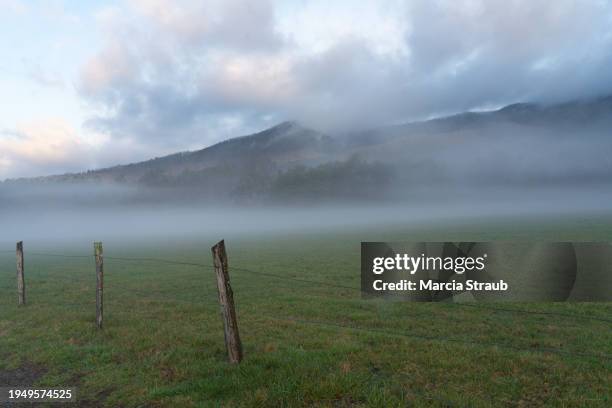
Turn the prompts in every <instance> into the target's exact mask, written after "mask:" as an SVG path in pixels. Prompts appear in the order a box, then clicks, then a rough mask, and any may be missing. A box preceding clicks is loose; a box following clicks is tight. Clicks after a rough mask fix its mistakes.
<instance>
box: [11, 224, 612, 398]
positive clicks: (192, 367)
mask: <svg viewBox="0 0 612 408" xmlns="http://www.w3.org/2000/svg"><path fill="white" fill-rule="evenodd" d="M218 238H221V237H218ZM224 238H226V244H227V247H228V254H229V264H230V274H231V279H232V286H233V288H234V294H235V300H236V303H237V310H238V320H239V325H240V334H241V337H242V342H243V345H244V351H245V360H244V361H243V363H242V364H240V365H237V366H232V365H229V364H227V362H226V361H227V356H226V352H225V348H224V341H223V328H222V321H221V318H220V315H219V309H218V306H217V302H216V286H215V279H214V275H213V272H212V270H211V269H210V267H200V266H197V265H178V264H171V263H164V262H159V261H152V260H145V259H139V260H129V259H113V258H164V259H172V260H179V261H183V262H187V263H203V264H206V265H210V264H211V263H212V261H211V257H210V249H209V248H210V246H211V245H212V244H214V243H215V239H213V238H212V237H211V238H210V239H208V238H202V239H201V240H199V241H189V242H187V241H186V242H172V243H164V242H161V241H158V242H156V243H153V242H150V243H140V244H139V245H136V244H135V243H132V244H131V245H126V244H125V243H120V242H109V241H106V242H104V244H105V269H106V277H105V281H106V288H105V326H104V329H103V330H101V331H99V330H96V329H95V326H94V314H95V298H94V288H95V274H94V266H93V259H92V257H90V256H88V257H84V258H81V257H78V256H80V255H88V254H89V253H91V251H92V249H91V245H90V243H83V242H80V243H75V245H76V246H68V245H63V244H61V245H60V244H55V245H50V244H48V243H47V244H46V245H42V244H35V243H28V242H26V243H25V248H26V249H25V251H26V285H27V290H28V292H27V300H28V305H27V306H26V307H17V305H16V303H17V302H16V291H15V278H14V273H15V272H14V270H15V259H14V258H15V257H14V251H13V247H11V246H8V245H6V246H4V247H2V248H0V250H6V251H9V252H2V253H0V381H4V382H5V383H6V382H8V381H9V380H12V381H22V382H23V384H11V385H28V384H36V385H37V386H48V387H52V386H53V387H58V386H62V385H64V386H77V387H78V398H79V401H80V406H108V407H117V406H126V407H137V406H142V407H155V406H164V407H192V406H203V407H207V406H288V407H289V406H380V407H387V406H406V405H410V406H412V405H414V406H469V407H480V406H482V407H488V406H525V407H531V406H558V407H573V406H575V407H584V406H588V407H591V406H592V407H609V406H611V405H612V392H611V384H612V323H611V320H612V303H550V304H525V303H513V304H503V305H500V304H495V305H494V304H488V305H487V304H485V305H479V306H478V307H472V306H470V305H467V306H466V305H463V306H462V305H458V304H453V303H436V304H425V303H400V302H385V301H382V300H362V299H361V297H360V293H359V291H358V290H353V289H351V288H358V287H359V248H360V245H359V243H360V241H362V240H363V241H366V240H368V241H376V240H389V241H391V240H402V239H404V240H423V241H427V240H443V241H446V240H448V241H458V240H463V241H469V240H495V239H506V240H507V239H513V240H514V239H516V240H520V239H529V240H533V239H542V240H555V241H559V240H610V239H611V238H612V218H611V217H599V218H597V217H591V218H579V217H574V218H572V219H571V220H559V219H550V220H547V221H542V220H540V221H537V222H535V221H533V220H531V221H530V220H523V221H522V222H520V223H519V222H507V223H497V224H491V223H480V224H467V223H466V224H453V225H447V226H444V227H442V226H431V227H421V228H414V227H413V228H398V227H394V228H385V227H380V228H372V229H369V230H363V231H357V230H353V231H347V232H338V231H335V232H332V231H328V232H321V233H317V234H315V233H310V234H301V235H298V234H295V235H284V236H272V235H268V236H265V237H260V238H258V239H256V237H254V236H250V237H232V236H229V237H228V236H226V237H224ZM11 251H13V252H11ZM45 254H46V255H45ZM51 254H67V255H75V256H76V257H57V256H51ZM254 272H263V273H266V274H269V275H262V274H258V273H254ZM272 275H278V277H276V276H272ZM288 278H292V279H293V280H292V279H288ZM300 280H308V281H316V282H323V283H328V284H329V285H323V284H315V283H312V282H304V281H300ZM333 285H336V286H333ZM340 286H346V287H347V288H342V287H340ZM500 309H504V310H500ZM507 309H511V310H507ZM513 310H514V311H513ZM516 310H523V311H526V310H528V311H532V312H534V311H535V312H545V313H522V312H517V311H516ZM0 385H1V384H0Z"/></svg>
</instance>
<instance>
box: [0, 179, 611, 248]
mask: <svg viewBox="0 0 612 408" xmlns="http://www.w3.org/2000/svg"><path fill="white" fill-rule="evenodd" d="M54 191H55V193H58V190H57V189H54ZM14 193H15V192H13V194H12V195H11V196H10V197H9V198H10V199H9V198H7V197H6V196H5V197H4V198H5V199H4V200H2V202H1V204H0V244H1V245H2V246H7V248H12V247H13V246H14V243H15V241H18V240H26V241H30V242H33V241H34V242H41V243H47V244H49V243H58V242H61V241H75V240H78V241H79V242H91V241H94V240H114V241H122V240H130V241H131V240H139V241H142V240H148V239H166V238H169V239H180V238H185V239H191V238H198V237H199V238H209V237H212V238H214V239H216V238H223V237H226V238H228V237H235V236H245V235H251V236H253V235H255V236H256V235H269V234H276V233H283V234H286V233H300V232H315V231H330V230H335V231H343V230H349V229H353V228H363V227H366V228H367V227H370V226H371V227H376V228H381V227H382V228H392V227H393V226H399V227H403V226H410V225H420V226H423V225H434V224H439V223H452V222H455V221H458V220H466V219H474V220H477V221H478V222H482V221H487V220H492V221H500V220H504V219H507V218H509V217H512V218H515V217H526V218H527V217H529V218H532V217H534V216H536V217H537V216H549V215H562V214H568V215H572V216H575V215H580V216H583V215H589V214H601V213H607V212H608V211H609V209H610V203H611V202H612V201H611V200H612V191H610V189H604V188H601V187H598V186H593V185H590V186H588V187H583V188H580V187H573V188H572V189H569V188H553V187H549V188H546V189H543V188H541V187H540V188H521V189H518V188H516V189H508V188H506V189H504V190H492V189H488V190H487V189H473V190H467V189H457V190H452V189H445V190H439V189H436V190H433V191H426V190H425V189H423V190H419V191H413V192H412V197H413V199H412V200H404V201H402V202H389V201H384V200H381V201H379V202H377V201H376V200H371V201H369V202H368V203H367V204H361V205H354V204H347V203H336V204H327V205H323V204H321V205H316V204H312V205H310V206H288V205H285V206H281V205H267V206H266V205H251V206H237V205H223V206H222V205H218V206H211V205H207V206H204V205H202V206H199V205H196V204H193V203H192V204H189V203H185V204H181V205H178V204H172V205H171V204H168V203H166V204H161V203H153V202H152V203H142V202H139V203H136V204H133V203H132V204H129V203H125V202H123V201H125V200H122V201H119V200H118V201H117V202H115V203H114V204H113V201H109V200H108V198H109V197H113V196H114V197H117V196H119V195H120V196H121V197H123V198H124V199H125V197H129V194H130V191H129V190H126V189H118V188H108V189H102V188H91V187H90V188H88V189H82V190H79V189H78V188H76V187H71V188H69V189H65V190H63V193H64V194H63V197H64V200H63V201H62V200H60V196H62V194H59V196H58V195H57V194H55V195H45V194H43V193H41V191H40V190H36V191H28V189H27V187H22V188H21V189H20V193H19V194H14ZM66 198H70V200H69V201H68V200H66ZM363 239H364V240H365V239H368V237H363Z"/></svg>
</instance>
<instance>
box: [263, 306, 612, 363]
mask: <svg viewBox="0 0 612 408" xmlns="http://www.w3.org/2000/svg"><path fill="white" fill-rule="evenodd" d="M260 316H261V317H264V318H267V319H270V320H277V321H284V322H288V323H300V324H308V325H317V326H327V327H333V328H341V329H350V330H355V331H363V332H369V333H374V334H381V335H388V336H398V337H407V338H414V339H420V340H427V341H442V342H451V343H462V344H467V345H471V346H485V347H499V348H506V349H511V350H515V351H520V352H528V353H533V352H538V353H552V354H559V355H568V356H573V357H588V358H594V359H602V358H603V359H606V360H612V355H611V354H593V353H585V352H574V351H569V350H562V349H557V348H554V347H540V348H524V347H519V346H514V345H511V344H504V343H495V342H481V341H474V340H467V339H459V338H455V337H445V336H426V335H422V334H416V333H408V332H398V331H390V330H387V329H377V328H370V327H359V326H350V325H344V324H340V323H335V322H326V321H313V320H304V319H296V318H290V317H285V318H279V317H274V316H264V315H260Z"/></svg>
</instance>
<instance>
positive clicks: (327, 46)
mask: <svg viewBox="0 0 612 408" xmlns="http://www.w3.org/2000/svg"><path fill="white" fill-rule="evenodd" d="M357 5H358V6H357ZM0 27H1V28H0V33H1V34H2V35H0V51H1V58H0V92H1V95H2V98H3V103H2V104H1V105H0V179H2V178H6V177H17V176H32V175H45V174H50V173H58V172H65V171H75V170H81V169H87V168H95V167H101V166H107V165H113V164H119V163H125V162H131V161H135V160H141V159H147V158H150V157H154V156H160V155H163V154H167V153H172V152H175V151H182V150H188V149H196V148H201V147H205V146H207V145H210V144H211V143H214V142H217V141H219V140H223V139H225V138H228V137H233V136H239V135H242V134H248V133H251V132H253V131H258V130H262V129H264V128H266V127H269V126H272V125H274V124H276V123H278V122H280V121H283V120H289V119H295V120H299V121H300V122H302V123H303V124H305V125H309V126H313V127H315V128H318V129H322V130H326V131H335V130H345V129H351V128H359V127H367V126H376V125H381V124H387V123H397V122H402V121H409V120H414V119H422V118H428V117H433V116H439V115H444V114H448V113H454V112H459V111H463V110H468V109H488V108H495V107H499V106H501V105H503V104H507V103H513V102H517V101H541V102H555V101H562V100H567V99H573V98H584V97H592V96H596V95H601V94H606V93H612V69H610V67H612V2H611V1H606V0H580V1H578V0H576V1H568V0H557V1H554V2H553V1H548V0H541V1H540V0H500V1H493V0H490V1H479V0H465V1H459V0H446V1H444V0H442V1H436V0H414V1H402V0H389V1H385V0H381V1H361V2H353V1H348V0H345V1H341V0H340V1H334V2H329V1H316V0H315V1H306V0H285V1H265V0H258V1H238V0H204V1H187V0H125V1H121V0H116V1H94V0H81V1H67V0H66V1H61V0H56V1H54V0H41V1H36V0H0Z"/></svg>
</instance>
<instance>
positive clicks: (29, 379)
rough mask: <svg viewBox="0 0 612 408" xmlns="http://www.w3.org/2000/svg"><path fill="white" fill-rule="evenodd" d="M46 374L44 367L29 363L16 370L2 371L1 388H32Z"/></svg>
mask: <svg viewBox="0 0 612 408" xmlns="http://www.w3.org/2000/svg"><path fill="white" fill-rule="evenodd" d="M46 372H47V370H46V369H45V368H44V367H42V366H40V365H36V364H33V363H29V362H26V363H24V364H22V365H21V366H19V367H17V368H15V369H11V370H0V387H32V386H33V385H34V383H35V382H36V381H38V380H39V379H41V378H42V376H43V375H45V373H46Z"/></svg>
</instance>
